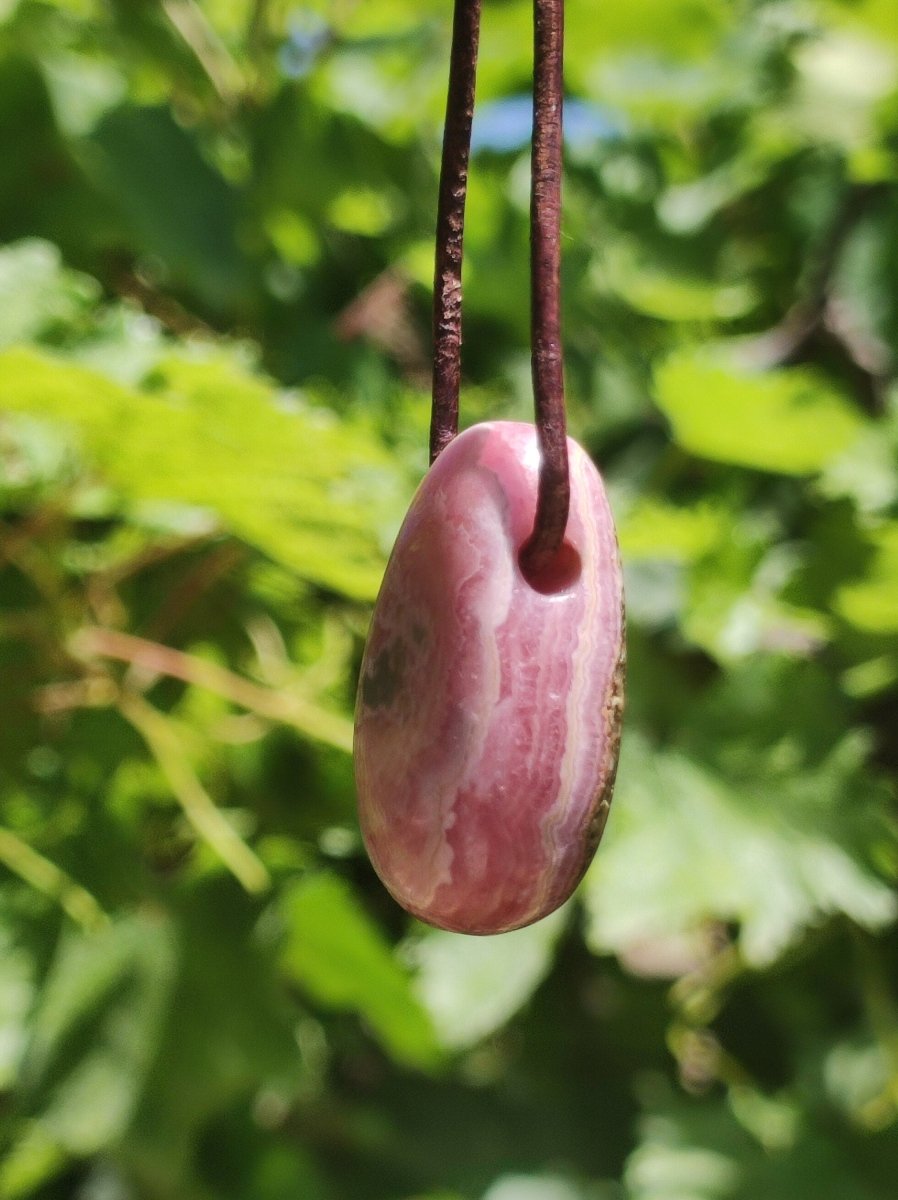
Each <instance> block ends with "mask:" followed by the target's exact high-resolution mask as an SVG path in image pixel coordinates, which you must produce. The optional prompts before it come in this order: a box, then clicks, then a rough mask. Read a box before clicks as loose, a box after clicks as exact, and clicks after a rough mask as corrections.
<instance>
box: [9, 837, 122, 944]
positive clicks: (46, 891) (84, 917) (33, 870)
mask: <svg viewBox="0 0 898 1200" xmlns="http://www.w3.org/2000/svg"><path fill="white" fill-rule="evenodd" d="M0 862H2V863H3V865H4V866H6V867H8V868H9V870H10V871H12V872H13V873H14V874H16V875H18V876H19V878H20V879H23V880H24V881H25V882H26V883H28V884H30V885H31V886H32V887H33V888H34V889H35V890H36V891H38V892H41V893H42V894H43V895H44V896H47V897H48V898H49V899H51V900H55V901H56V902H57V903H58V904H59V905H60V907H61V908H62V909H63V911H64V912H66V913H67V914H68V916H70V917H71V918H72V920H73V921H75V922H76V923H77V924H78V925H80V926H81V927H82V928H83V929H87V930H94V929H99V928H101V927H102V926H103V925H105V924H106V923H107V922H108V920H109V918H108V917H107V915H106V913H104V912H103V910H102V908H101V907H100V905H99V904H98V903H97V901H96V900H95V899H94V897H93V896H92V895H91V894H90V892H88V891H87V890H86V889H85V888H83V887H82V886H81V884H80V883H76V882H75V881H74V879H72V877H71V876H70V875H67V874H66V872H65V871H63V870H62V868H61V867H57V866H56V864H55V863H52V862H50V860H49V859H48V858H44V856H43V855H42V854H38V852H37V851H36V850H34V849H33V848H32V847H31V846H29V845H28V843H27V842H24V841H22V839H21V838H20V837H19V836H18V835H17V834H15V833H13V832H12V831H11V830H9V829H0Z"/></svg>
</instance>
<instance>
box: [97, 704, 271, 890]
mask: <svg viewBox="0 0 898 1200" xmlns="http://www.w3.org/2000/svg"><path fill="white" fill-rule="evenodd" d="M118 707H119V710H120V711H121V713H122V715H123V716H124V717H125V718H126V720H128V721H130V723H131V724H132V725H133V726H134V728H135V729H136V730H137V732H138V733H139V734H140V735H141V737H142V738H143V740H144V741H145V742H146V744H147V746H148V747H149V749H150V751H151V752H152V754H153V757H154V758H155V759H156V761H157V762H158V764H159V766H160V768H161V769H162V772H163V774H164V775H165V777H166V778H167V779H168V782H169V784H170V785H171V789H172V791H173V792H174V795H175V798H176V799H177V801H178V803H179V804H180V805H181V808H182V809H183V810H184V815H185V816H186V817H187V820H188V821H189V822H190V824H191V825H192V826H193V828H194V829H195V830H196V832H197V833H198V834H199V835H200V837H201V838H202V839H203V840H204V841H205V842H206V844H207V845H208V846H210V847H211V848H212V850H214V851H215V853H216V854H217V855H218V857H219V858H220V859H221V861H222V862H223V863H224V864H225V866H226V867H227V868H228V870H229V871H230V872H231V874H232V875H233V876H234V877H235V879H237V880H239V882H240V883H241V884H242V885H243V887H244V888H245V889H246V890H247V891H248V892H250V893H252V894H256V893H259V892H264V891H266V890H267V889H268V888H269V887H270V886H271V877H270V876H269V874H268V871H267V870H266V868H265V865H264V864H263V863H262V862H261V860H260V859H259V858H257V857H256V855H255V854H254V853H253V851H252V850H251V849H250V848H249V846H247V844H246V842H244V841H243V839H242V838H241V837H240V835H239V834H238V833H237V832H236V830H235V829H234V828H233V826H232V825H231V824H230V822H229V821H228V820H227V818H226V817H224V816H223V815H222V813H221V811H220V809H219V808H218V806H217V805H216V804H215V801H214V800H213V799H212V797H211V796H210V795H209V793H208V792H207V791H206V789H205V788H204V787H203V785H202V783H200V780H199V778H198V777H197V775H196V773H195V772H194V770H193V767H191V765H190V763H189V762H188V760H187V757H186V755H185V753H184V749H183V746H182V745H181V739H180V738H179V736H178V732H177V730H176V728H175V726H174V724H173V722H172V721H171V720H170V719H169V718H168V717H166V716H164V715H163V714H162V713H161V712H159V710H158V709H156V708H153V706H152V705H151V704H148V703H147V702H146V700H144V699H143V697H142V696H139V695H138V694H137V693H136V692H130V691H128V692H122V694H121V696H120V697H119V702H118Z"/></svg>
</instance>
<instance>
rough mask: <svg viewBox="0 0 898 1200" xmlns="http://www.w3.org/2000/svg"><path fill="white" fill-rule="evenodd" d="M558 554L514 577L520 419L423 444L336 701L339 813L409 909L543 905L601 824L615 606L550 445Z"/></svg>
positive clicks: (588, 523)
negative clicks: (431, 458) (341, 720)
mask: <svg viewBox="0 0 898 1200" xmlns="http://www.w3.org/2000/svg"><path fill="white" fill-rule="evenodd" d="M568 450H569V456H570V477H571V508H570V516H569V519H568V525H567V532H566V539H565V546H564V547H563V548H562V552H561V553H560V554H559V557H558V561H557V566H556V567H555V568H554V569H553V571H552V572H551V574H550V576H546V577H544V578H542V579H540V580H538V581H536V582H535V584H534V583H531V582H528V580H527V579H526V578H525V577H524V575H523V573H522V571H521V568H520V565H519V561H518V557H519V553H520V550H521V548H522V546H523V545H524V543H525V542H526V540H527V538H528V537H529V535H530V531H531V529H532V528H533V520H534V513H535V509H536V494H537V479H538V473H539V461H540V458H539V447H538V444H537V439H536V430H535V429H534V428H533V426H531V425H526V424H518V423H513V422H508V421H497V422H490V423H487V424H483V425H476V426H475V427H474V428H472V429H469V430H467V431H466V432H465V433H463V434H461V435H460V436H459V437H457V438H456V439H455V440H454V441H453V442H451V443H450V444H449V446H448V447H447V448H446V449H445V450H444V451H443V452H442V454H441V455H440V457H439V458H438V459H437V461H436V462H435V464H434V465H433V467H432V468H431V470H430V472H429V474H428V475H427V476H426V478H425V479H424V481H423V483H422V484H421V487H420V488H419V489H418V492H417V495H416V496H415V498H414V500H413V501H412V506H411V508H410V509H409V513H408V516H407V517H406V519H405V523H404V524H403V526H402V529H401V531H400V533H399V537H398V539H397V541H396V546H395V548H394V550H393V554H392V557H391V558H390V562H389V565H388V566H387V571H386V575H385V577H384V581H383V586H382V587H381V591H380V595H379V597H378V600H377V606H376V608H375V611H374V618H373V621H372V624H371V631H370V634H369V637H368V644H367V647H366V649H365V656H364V660H363V662H362V672H361V678H360V680H359V692H358V701H357V706H356V728H355V764H356V784H357V789H358V800H359V816H360V821H361V826H362V833H363V835H364V838H365V844H366V846H367V848H368V852H369V854H370V856H371V861H372V863H373V864H374V867H375V870H376V871H377V873H378V875H379V876H380V877H381V879H382V880H383V882H384V883H385V885H386V886H387V888H388V889H389V890H390V892H391V893H392V894H393V896H394V897H395V898H396V899H397V900H398V901H399V903H400V904H402V905H403V906H404V907H405V908H406V909H408V911H409V912H411V913H413V914H414V915H415V916H417V917H420V918H421V919H422V920H424V921H428V922H430V923H431V924H432V925H439V926H441V927H442V928H444V929H452V930H456V931H458V932H461V933H481V934H484V933H502V932H504V931H506V930H509V929H516V928H518V927H519V926H521V925H528V924H530V923H531V922H532V921H536V920H539V918H540V917H544V916H546V915H547V914H548V913H550V912H552V910H553V909H555V908H557V907H558V906H559V905H560V904H562V903H563V902H564V901H565V900H566V899H567V898H568V896H570V894H571V892H572V891H573V890H574V888H575V887H576V885H577V883H578V882H579V881H580V879H581V877H582V876H583V873H584V871H585V870H586V868H587V866H588V865H589V862H590V860H591V859H592V856H593V854H594V852H595V848H596V846H597V845H598V842H599V838H600V837H601V835H602V830H603V828H604V826H605V819H606V817H607V815H608V806H609V804H610V803H611V792H612V788H613V786H614V775H615V771H616V769H617V756H618V747H619V743H620V720H621V709H622V704H623V676H624V614H623V589H622V585H621V570H620V561H619V558H618V551H617V541H616V538H615V534H614V523H613V521H612V517H611V512H610V510H609V507H608V501H607V499H606V497H605V489H604V487H603V486H602V481H601V478H600V477H599V473H598V471H597V470H596V468H595V467H594V466H593V464H592V462H591V460H590V459H589V457H588V456H587V454H586V452H585V451H584V450H583V449H582V448H581V447H580V446H578V445H577V443H576V442H573V441H570V440H568Z"/></svg>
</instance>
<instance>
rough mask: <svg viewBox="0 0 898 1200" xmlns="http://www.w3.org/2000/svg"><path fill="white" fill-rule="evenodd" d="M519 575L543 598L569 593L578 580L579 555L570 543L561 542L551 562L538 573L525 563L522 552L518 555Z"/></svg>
mask: <svg viewBox="0 0 898 1200" xmlns="http://www.w3.org/2000/svg"><path fill="white" fill-rule="evenodd" d="M518 564H519V566H520V568H521V573H522V574H523V576H524V578H525V579H526V580H527V582H528V583H529V584H530V586H531V587H532V588H533V590H534V591H535V592H539V593H540V594H541V595H543V596H556V595H558V594H559V593H560V592H566V591H569V590H570V589H571V588H572V587H573V586H574V584H575V583H576V582H577V580H578V579H579V578H580V572H581V570H582V563H581V562H580V555H579V554H578V553H577V551H576V550H575V549H574V547H573V546H572V545H571V543H570V542H567V541H565V542H562V543H561V547H560V549H559V551H558V553H557V554H556V555H555V557H554V558H553V559H552V560H551V562H549V563H547V564H546V565H545V566H544V567H542V568H541V569H540V570H539V571H534V570H533V568H532V567H531V566H530V565H529V564H528V563H526V562H525V560H524V554H523V551H522V552H521V553H520V554H519V555H518Z"/></svg>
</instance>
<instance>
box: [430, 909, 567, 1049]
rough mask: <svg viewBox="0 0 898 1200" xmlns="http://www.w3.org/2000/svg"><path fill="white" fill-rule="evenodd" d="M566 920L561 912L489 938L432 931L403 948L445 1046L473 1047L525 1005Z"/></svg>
mask: <svg viewBox="0 0 898 1200" xmlns="http://www.w3.org/2000/svg"><path fill="white" fill-rule="evenodd" d="M566 918H567V910H566V909H562V910H559V911H558V912H555V913H552V914H551V916H548V917H546V918H545V919H544V920H542V921H538V922H537V923H536V924H535V925H529V926H528V927H527V928H526V929H516V930H514V931H512V932H511V933H503V934H498V935H497V936H495V937H477V938H472V937H467V936H465V935H464V934H460V933H448V932H446V931H445V930H442V929H436V930H433V931H429V932H428V933H426V934H424V935H422V936H421V937H420V938H417V939H415V940H414V941H413V942H411V943H410V944H409V947H408V955H409V958H410V959H411V961H412V962H413V963H414V965H415V968H416V985H417V991H418V994H419V995H420V996H421V999H422V1001H423V1003H424V1005H425V1006H426V1008H427V1011H428V1012H429V1013H430V1015H431V1017H432V1018H433V1022H434V1025H435V1026H436V1029H437V1032H438V1033H439V1036H440V1040H441V1041H442V1042H443V1044H444V1045H445V1046H449V1047H451V1048H452V1049H453V1050H460V1049H464V1048H466V1047H468V1046H472V1045H474V1043H475V1042H479V1041H481V1040H482V1039H483V1038H485V1037H488V1036H489V1034H491V1033H494V1032H495V1031H496V1030H497V1029H499V1028H500V1027H501V1026H502V1025H504V1024H505V1022H506V1021H508V1020H509V1018H510V1017H512V1016H514V1014H515V1013H516V1012H517V1011H518V1009H520V1008H521V1007H522V1006H523V1005H524V1004H526V1003H527V1001H528V1000H529V999H530V997H531V996H532V994H533V992H534V991H535V989H536V988H537V987H538V986H539V984H540V983H541V982H542V980H543V979H544V978H545V976H546V975H547V974H548V972H549V970H550V968H551V966H552V960H553V954H554V950H555V945H556V943H557V941H558V938H559V937H560V935H561V933H562V930H563V929H564V926H565V923H566Z"/></svg>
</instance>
